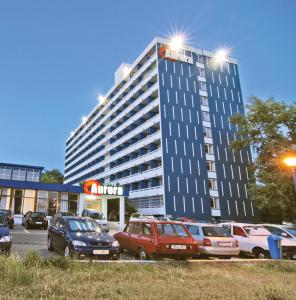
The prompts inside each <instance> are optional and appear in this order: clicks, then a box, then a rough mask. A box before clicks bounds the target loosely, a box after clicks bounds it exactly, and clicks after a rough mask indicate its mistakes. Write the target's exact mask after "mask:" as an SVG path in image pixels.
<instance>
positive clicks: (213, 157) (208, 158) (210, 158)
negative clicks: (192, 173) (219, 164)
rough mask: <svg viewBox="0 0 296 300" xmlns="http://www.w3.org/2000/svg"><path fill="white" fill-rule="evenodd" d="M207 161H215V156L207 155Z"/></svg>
mask: <svg viewBox="0 0 296 300" xmlns="http://www.w3.org/2000/svg"><path fill="white" fill-rule="evenodd" d="M206 160H210V161H215V155H213V154H206Z"/></svg>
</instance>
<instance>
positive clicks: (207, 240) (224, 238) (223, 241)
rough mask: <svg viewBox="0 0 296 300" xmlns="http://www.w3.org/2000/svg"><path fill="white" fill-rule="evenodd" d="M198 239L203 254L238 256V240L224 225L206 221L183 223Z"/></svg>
mask: <svg viewBox="0 0 296 300" xmlns="http://www.w3.org/2000/svg"><path fill="white" fill-rule="evenodd" d="M182 224H184V225H185V226H186V227H187V229H188V230H189V231H190V233H191V235H192V236H193V238H194V239H195V240H196V241H197V244H198V247H199V253H200V255H201V256H217V257H221V258H230V257H232V256H238V255H239V253H240V249H239V246H238V242H237V240H236V239H235V238H234V237H233V236H232V235H231V234H230V233H229V232H228V231H227V230H225V229H224V228H223V227H222V226H220V225H217V224H206V223H182Z"/></svg>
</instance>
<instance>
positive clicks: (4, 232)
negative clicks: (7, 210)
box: [0, 212, 12, 255]
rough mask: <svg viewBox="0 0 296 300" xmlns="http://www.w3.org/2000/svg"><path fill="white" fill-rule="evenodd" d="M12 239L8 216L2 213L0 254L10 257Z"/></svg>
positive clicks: (0, 213)
mask: <svg viewBox="0 0 296 300" xmlns="http://www.w3.org/2000/svg"><path fill="white" fill-rule="evenodd" d="M11 244H12V238H11V235H10V233H9V225H8V223H7V218H6V215H5V214H4V213H2V212H0V254H5V255H9V254H10V250H11Z"/></svg>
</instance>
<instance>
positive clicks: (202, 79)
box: [197, 76, 206, 82]
mask: <svg viewBox="0 0 296 300" xmlns="http://www.w3.org/2000/svg"><path fill="white" fill-rule="evenodd" d="M197 80H198V81H202V82H206V78H205V77H204V76H197Z"/></svg>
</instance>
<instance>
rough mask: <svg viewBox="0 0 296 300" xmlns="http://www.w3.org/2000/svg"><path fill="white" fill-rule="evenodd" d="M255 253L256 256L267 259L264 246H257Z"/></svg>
mask: <svg viewBox="0 0 296 300" xmlns="http://www.w3.org/2000/svg"><path fill="white" fill-rule="evenodd" d="M253 254H254V255H255V257H256V258H260V259H265V258H268V255H267V253H266V251H265V250H264V249H262V248H256V249H254V250H253Z"/></svg>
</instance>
